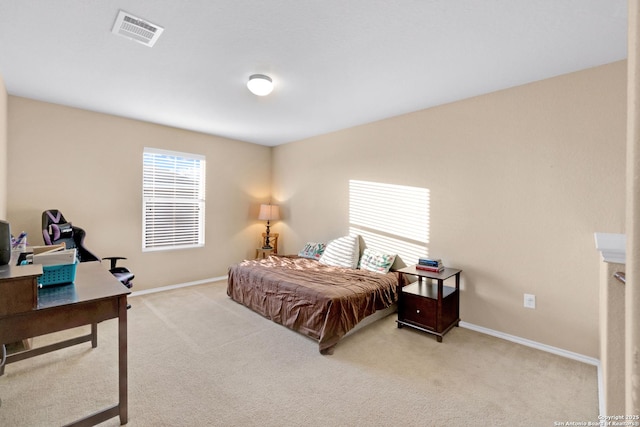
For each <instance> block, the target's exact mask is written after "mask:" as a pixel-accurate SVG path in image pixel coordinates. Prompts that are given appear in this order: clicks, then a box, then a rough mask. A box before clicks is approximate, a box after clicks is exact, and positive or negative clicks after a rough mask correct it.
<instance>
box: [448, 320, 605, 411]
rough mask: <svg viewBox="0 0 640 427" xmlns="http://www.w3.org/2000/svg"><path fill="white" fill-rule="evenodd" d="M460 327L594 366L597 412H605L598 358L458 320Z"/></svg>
mask: <svg viewBox="0 0 640 427" xmlns="http://www.w3.org/2000/svg"><path fill="white" fill-rule="evenodd" d="M460 327H462V328H467V329H471V330H472V331H476V332H480V333H483V334H487V335H491V336H494V337H497V338H502V339H503V340H507V341H511V342H514V343H517V344H522V345H525V346H527V347H531V348H535V349H538V350H542V351H546V352H548V353H553V354H556V355H558V356H563V357H566V358H569V359H573V360H577V361H578V362H582V363H586V364H589V365H593V366H595V367H596V370H597V375H598V402H599V405H598V406H599V412H600V415H603V414H605V406H604V392H603V390H604V388H603V380H604V379H603V378H602V369H601V367H600V360H599V359H596V358H594V357H589V356H585V355H584V354H580V353H574V352H573V351H569V350H565V349H562V348H558V347H553V346H551V345H547V344H542V343H539V342H537V341H532V340H528V339H526V338H521V337H517V336H515V335H509V334H505V333H504V332H499V331H495V330H493V329H489V328H485V327H483V326H478V325H474V324H473V323H467V322H462V321H461V322H460Z"/></svg>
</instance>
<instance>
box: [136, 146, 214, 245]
mask: <svg viewBox="0 0 640 427" xmlns="http://www.w3.org/2000/svg"><path fill="white" fill-rule="evenodd" d="M205 170H206V168H205V157H204V156H201V155H198V154H188V153H180V152H176V151H166V150H159V149H155V148H147V147H145V149H144V155H143V173H142V181H143V183H142V193H143V194H142V198H143V202H142V203H143V205H142V216H143V218H142V249H143V250H144V251H152V250H163V249H181V248H193V247H200V246H204V208H205Z"/></svg>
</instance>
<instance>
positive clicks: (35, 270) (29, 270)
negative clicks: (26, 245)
mask: <svg viewBox="0 0 640 427" xmlns="http://www.w3.org/2000/svg"><path fill="white" fill-rule="evenodd" d="M41 274H42V266H41V265H40V264H29V265H20V266H16V265H10V264H9V265H2V266H0V279H16V278H19V277H27V276H40V275H41Z"/></svg>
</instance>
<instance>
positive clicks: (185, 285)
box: [129, 276, 227, 297]
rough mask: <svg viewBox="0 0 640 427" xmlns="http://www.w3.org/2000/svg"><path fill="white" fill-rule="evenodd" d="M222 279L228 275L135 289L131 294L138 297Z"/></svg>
mask: <svg viewBox="0 0 640 427" xmlns="http://www.w3.org/2000/svg"><path fill="white" fill-rule="evenodd" d="M220 280H227V276H219V277H210V278H209V279H202V280H195V281H193V282H186V283H178V284H176V285H169V286H162V287H160V288H151V289H145V290H142V291H135V292H131V294H130V295H129V296H131V297H137V296H140V295H147V294H155V293H156V292H163V291H170V290H171V289H179V288H186V287H187V286H196V285H203V284H205V283H209V282H218V281H220Z"/></svg>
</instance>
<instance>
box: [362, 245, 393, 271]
mask: <svg viewBox="0 0 640 427" xmlns="http://www.w3.org/2000/svg"><path fill="white" fill-rule="evenodd" d="M395 260H396V256H395V255H388V254H383V253H382V252H378V251H375V250H373V249H369V248H365V250H364V252H363V253H362V257H361V258H360V269H361V270H369V271H375V272H376V273H382V274H386V273H388V272H389V269H390V268H391V266H392V265H393V262H394V261H395Z"/></svg>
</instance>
